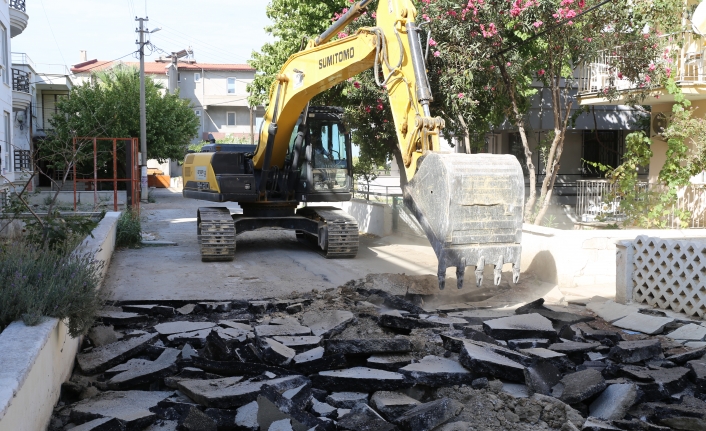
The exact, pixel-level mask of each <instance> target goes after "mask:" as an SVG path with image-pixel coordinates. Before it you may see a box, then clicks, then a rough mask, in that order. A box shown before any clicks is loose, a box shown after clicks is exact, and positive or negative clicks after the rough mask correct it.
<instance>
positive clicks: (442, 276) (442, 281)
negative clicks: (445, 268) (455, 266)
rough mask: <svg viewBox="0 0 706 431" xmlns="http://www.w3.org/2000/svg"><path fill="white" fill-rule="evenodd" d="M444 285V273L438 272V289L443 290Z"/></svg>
mask: <svg viewBox="0 0 706 431" xmlns="http://www.w3.org/2000/svg"><path fill="white" fill-rule="evenodd" d="M445 287H446V274H439V290H444V288H445Z"/></svg>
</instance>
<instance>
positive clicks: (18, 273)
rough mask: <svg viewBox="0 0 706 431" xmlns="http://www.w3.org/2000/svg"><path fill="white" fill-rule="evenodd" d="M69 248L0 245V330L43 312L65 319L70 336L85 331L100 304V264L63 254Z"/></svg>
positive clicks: (34, 318)
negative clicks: (16, 321)
mask: <svg viewBox="0 0 706 431" xmlns="http://www.w3.org/2000/svg"><path fill="white" fill-rule="evenodd" d="M73 245H75V243H74V244H73ZM73 248H74V247H56V248H54V249H46V248H42V247H39V246H37V245H34V244H31V243H28V242H14V243H9V244H5V245H0V329H4V327H5V326H7V325H9V324H10V323H11V322H13V321H15V320H17V319H22V321H23V322H24V323H25V324H27V325H36V324H38V323H40V322H41V321H42V319H43V317H44V316H49V317H56V318H58V319H62V320H66V321H67V323H68V327H69V333H70V334H71V336H72V337H78V336H79V335H83V334H86V333H87V332H88V329H89V328H90V327H91V326H92V325H93V321H94V319H95V315H96V313H97V311H98V310H99V309H100V307H101V306H102V303H103V301H102V299H101V296H100V293H99V292H98V286H99V283H100V270H101V268H102V263H98V262H96V261H94V260H93V257H92V256H90V255H87V254H80V253H79V252H73V253H72V252H67V250H71V249H73Z"/></svg>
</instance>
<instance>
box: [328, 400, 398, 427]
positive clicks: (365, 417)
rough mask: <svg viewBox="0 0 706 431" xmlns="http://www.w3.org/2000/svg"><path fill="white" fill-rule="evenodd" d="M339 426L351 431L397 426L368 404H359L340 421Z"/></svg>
mask: <svg viewBox="0 0 706 431" xmlns="http://www.w3.org/2000/svg"><path fill="white" fill-rule="evenodd" d="M338 428H339V429H341V430H349V431H393V430H395V429H396V427H395V426H394V425H393V424H391V423H389V422H387V421H386V420H385V419H383V418H382V417H381V416H380V415H379V414H377V412H375V410H373V409H371V408H370V407H369V406H368V405H367V404H363V403H360V404H357V405H356V406H355V407H353V408H352V409H351V411H350V412H349V413H348V414H346V415H345V416H343V418H342V419H340V420H339V421H338Z"/></svg>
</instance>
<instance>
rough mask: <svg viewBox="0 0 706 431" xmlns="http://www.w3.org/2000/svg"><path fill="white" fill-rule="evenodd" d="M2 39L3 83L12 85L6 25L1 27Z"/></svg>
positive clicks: (0, 46)
mask: <svg viewBox="0 0 706 431" xmlns="http://www.w3.org/2000/svg"><path fill="white" fill-rule="evenodd" d="M0 37H2V43H0V48H2V52H1V53H0V54H1V55H2V59H1V60H2V82H4V83H5V84H7V85H10V61H9V60H8V58H9V55H10V54H9V53H8V52H7V51H8V48H7V29H6V28H5V26H4V25H0Z"/></svg>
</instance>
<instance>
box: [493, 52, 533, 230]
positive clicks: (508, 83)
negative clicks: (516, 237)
mask: <svg viewBox="0 0 706 431" xmlns="http://www.w3.org/2000/svg"><path fill="white" fill-rule="evenodd" d="M496 64H497V66H498V67H499V68H500V74H501V75H502V77H503V81H505V87H507V92H508V95H509V96H510V102H511V104H512V113H513V114H514V115H515V122H516V124H517V129H518V131H519V132H520V139H521V140H522V148H524V150H525V163H526V165H527V171H528V172H529V198H528V199H527V203H526V204H525V216H524V220H525V221H526V222H528V223H529V221H530V217H531V215H532V210H533V209H534V204H535V202H536V201H537V172H536V171H535V170H534V163H532V151H531V150H530V148H529V142H528V141H527V132H526V131H525V121H524V117H523V116H522V114H521V113H520V108H519V106H518V104H517V97H516V96H517V95H516V94H515V87H514V86H513V85H512V80H511V78H510V74H508V73H507V68H506V67H505V59H504V58H501V59H500V61H498V62H496Z"/></svg>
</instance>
